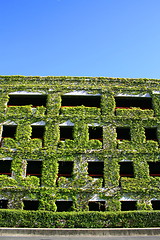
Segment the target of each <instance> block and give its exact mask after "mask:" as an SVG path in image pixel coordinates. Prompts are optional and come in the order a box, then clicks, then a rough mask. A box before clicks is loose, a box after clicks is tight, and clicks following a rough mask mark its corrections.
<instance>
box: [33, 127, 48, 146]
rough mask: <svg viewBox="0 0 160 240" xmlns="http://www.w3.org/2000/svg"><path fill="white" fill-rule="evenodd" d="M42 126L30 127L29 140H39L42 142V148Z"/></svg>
mask: <svg viewBox="0 0 160 240" xmlns="http://www.w3.org/2000/svg"><path fill="white" fill-rule="evenodd" d="M44 129H45V127H44V126H32V135H31V138H32V139H34V138H39V139H41V140H42V146H44Z"/></svg>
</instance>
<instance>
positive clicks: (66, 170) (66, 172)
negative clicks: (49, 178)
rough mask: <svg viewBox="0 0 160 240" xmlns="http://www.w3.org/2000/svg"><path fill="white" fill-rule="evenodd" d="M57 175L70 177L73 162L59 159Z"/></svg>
mask: <svg viewBox="0 0 160 240" xmlns="http://www.w3.org/2000/svg"><path fill="white" fill-rule="evenodd" d="M58 164H59V169H58V176H59V177H71V176H72V173H73V162H71V161H68V162H63V161H59V162H58Z"/></svg>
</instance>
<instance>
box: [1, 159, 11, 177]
mask: <svg viewBox="0 0 160 240" xmlns="http://www.w3.org/2000/svg"><path fill="white" fill-rule="evenodd" d="M0 174H5V175H8V176H11V160H0Z"/></svg>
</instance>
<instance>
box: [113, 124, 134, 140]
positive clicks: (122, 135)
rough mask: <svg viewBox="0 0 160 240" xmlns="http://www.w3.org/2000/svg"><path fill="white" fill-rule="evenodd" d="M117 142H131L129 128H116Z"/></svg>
mask: <svg viewBox="0 0 160 240" xmlns="http://www.w3.org/2000/svg"><path fill="white" fill-rule="evenodd" d="M116 132H117V140H128V141H131V134H130V128H125V127H117V129H116Z"/></svg>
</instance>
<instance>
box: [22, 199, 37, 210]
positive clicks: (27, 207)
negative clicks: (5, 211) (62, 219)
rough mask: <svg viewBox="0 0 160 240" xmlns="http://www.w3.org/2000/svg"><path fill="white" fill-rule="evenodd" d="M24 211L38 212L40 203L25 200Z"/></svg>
mask: <svg viewBox="0 0 160 240" xmlns="http://www.w3.org/2000/svg"><path fill="white" fill-rule="evenodd" d="M23 204H24V206H23V210H38V207H39V201H37V200H36V201H35V200H23Z"/></svg>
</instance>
